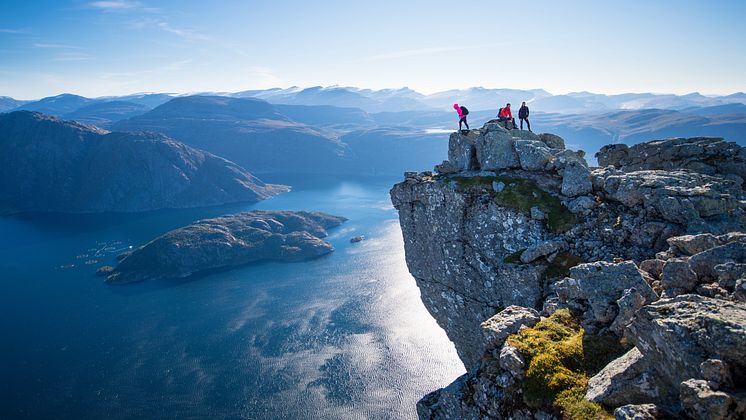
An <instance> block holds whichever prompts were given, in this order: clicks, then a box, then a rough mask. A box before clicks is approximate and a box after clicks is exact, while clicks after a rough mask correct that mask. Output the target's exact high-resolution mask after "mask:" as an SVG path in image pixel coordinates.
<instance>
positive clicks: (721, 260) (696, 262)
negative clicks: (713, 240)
mask: <svg viewBox="0 0 746 420" xmlns="http://www.w3.org/2000/svg"><path fill="white" fill-rule="evenodd" d="M744 261H746V243H744V242H731V243H729V244H726V245H723V246H717V247H715V248H711V249H708V250H707V251H702V252H700V253H699V254H697V255H694V256H693V257H691V258H690V259H689V266H690V267H691V269H692V271H694V272H695V273H696V274H697V276H698V277H699V278H700V279H712V280H715V279H717V278H718V273H717V272H716V271H715V266H718V265H721V264H726V263H739V264H740V263H743V262H744Z"/></svg>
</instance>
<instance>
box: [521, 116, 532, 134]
mask: <svg viewBox="0 0 746 420" xmlns="http://www.w3.org/2000/svg"><path fill="white" fill-rule="evenodd" d="M520 120H521V130H523V120H526V125H527V126H528V131H531V123H530V122H528V117H526V118H521V119H520Z"/></svg>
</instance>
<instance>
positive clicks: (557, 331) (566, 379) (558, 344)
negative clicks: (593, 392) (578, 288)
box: [508, 309, 623, 420]
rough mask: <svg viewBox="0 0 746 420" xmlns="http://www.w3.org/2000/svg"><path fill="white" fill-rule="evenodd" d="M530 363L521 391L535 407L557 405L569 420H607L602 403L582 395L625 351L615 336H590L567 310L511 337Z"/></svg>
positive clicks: (562, 310) (554, 407) (555, 407)
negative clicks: (589, 383)
mask: <svg viewBox="0 0 746 420" xmlns="http://www.w3.org/2000/svg"><path fill="white" fill-rule="evenodd" d="M508 344H510V345H511V346H514V347H516V348H517V349H518V351H519V352H520V353H521V355H522V356H523V358H524V359H525V360H526V363H527V364H528V368H527V369H526V376H525V379H524V381H523V395H524V399H525V401H526V404H528V405H529V406H531V407H535V408H553V409H555V410H558V411H559V412H560V413H561V414H562V416H563V418H566V419H572V420H574V419H609V418H612V416H611V415H610V414H609V413H608V412H607V411H605V410H604V409H603V407H601V406H600V405H599V404H596V403H593V402H590V401H587V400H585V399H584V398H583V397H584V395H585V392H586V388H587V387H588V379H589V378H590V376H591V375H593V374H595V373H597V372H598V371H599V370H600V369H601V368H602V367H603V366H605V365H606V363H608V362H609V361H611V360H613V359H614V358H615V357H617V356H618V355H620V354H621V353H622V352H623V350H622V348H621V346H620V345H619V343H618V342H617V341H616V340H614V339H611V338H599V337H590V336H589V337H586V336H585V331H584V330H583V328H582V327H581V325H580V323H579V322H578V320H577V319H575V318H574V317H573V316H572V315H571V314H570V311H569V310H567V309H560V310H558V311H556V312H555V313H554V314H553V315H552V316H550V317H549V318H545V319H543V320H541V321H539V323H537V324H536V325H535V326H534V327H532V328H526V329H524V330H522V331H521V332H519V333H517V334H514V335H512V336H510V337H508Z"/></svg>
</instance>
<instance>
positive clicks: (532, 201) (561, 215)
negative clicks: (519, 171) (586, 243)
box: [453, 176, 577, 233]
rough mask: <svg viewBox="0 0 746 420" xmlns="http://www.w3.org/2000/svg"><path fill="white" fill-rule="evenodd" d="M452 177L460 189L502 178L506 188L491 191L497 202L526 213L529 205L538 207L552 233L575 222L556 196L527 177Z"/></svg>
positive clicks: (528, 211)
mask: <svg viewBox="0 0 746 420" xmlns="http://www.w3.org/2000/svg"><path fill="white" fill-rule="evenodd" d="M453 180H454V181H456V185H457V186H458V187H459V188H460V189H467V188H470V187H474V186H481V187H486V186H489V185H491V184H492V183H493V182H502V183H503V184H505V189H503V190H502V191H500V192H497V191H493V193H494V197H495V202H496V203H497V204H499V205H501V206H503V207H508V208H511V209H514V210H517V211H520V212H522V213H525V214H530V213H531V208H532V207H538V208H539V210H541V211H542V213H544V214H545V215H546V218H547V220H546V222H547V227H548V228H549V230H550V231H552V232H554V233H560V232H564V231H566V230H568V229H570V228H571V227H573V226H575V224H577V219H576V218H575V215H574V214H572V213H571V212H570V211H569V210H567V208H565V206H563V205H562V203H561V202H560V200H559V199H558V198H557V197H555V196H553V195H552V194H549V193H548V192H546V191H544V190H542V189H541V188H539V187H538V186H537V185H536V183H535V182H533V181H531V180H529V179H523V178H512V177H508V176H473V177H461V176H459V177H454V178H453Z"/></svg>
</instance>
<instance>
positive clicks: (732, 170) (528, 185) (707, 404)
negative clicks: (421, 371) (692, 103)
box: [391, 122, 746, 418]
mask: <svg viewBox="0 0 746 420" xmlns="http://www.w3.org/2000/svg"><path fill="white" fill-rule="evenodd" d="M744 153H746V152H744V149H743V148H741V147H740V146H738V145H736V144H735V143H728V142H726V141H724V140H722V139H714V138H694V139H672V140H664V141H655V142H650V143H647V144H644V145H638V146H633V147H631V148H627V147H626V146H618V145H617V146H609V147H606V148H604V149H602V151H601V152H600V153H599V156H598V158H599V162H601V163H602V164H604V165H606V166H604V167H602V168H591V167H589V166H588V164H587V163H586V161H585V159H584V153H583V152H582V151H578V152H576V151H571V150H568V149H565V145H564V140H563V139H561V138H559V137H558V136H554V135H551V134H539V135H535V134H533V133H530V132H527V131H521V130H511V131H508V130H505V129H504V128H503V127H502V126H500V125H498V124H496V123H495V122H488V123H487V124H485V125H484V127H482V128H481V129H479V130H471V131H469V132H465V133H454V134H452V135H451V138H450V142H449V153H448V158H449V159H448V161H445V162H443V163H442V164H440V165H437V166H436V171H437V173H436V174H433V173H430V172H426V173H407V174H405V178H406V179H405V181H404V182H402V183H399V184H397V185H395V186H394V188H393V189H392V190H391V198H392V202H393V204H394V206H395V207H396V208H397V209H398V211H399V218H400V222H401V228H402V231H403V234H404V240H405V251H406V260H407V264H408V266H409V269H410V272H411V273H412V275H413V276H414V277H415V279H416V281H417V284H418V286H419V287H420V289H421V293H422V300H423V302H424V304H425V306H426V307H427V309H428V310H429V311H430V313H431V314H432V315H433V317H434V318H435V319H436V320H437V322H438V323H439V325H441V327H443V329H444V330H445V331H446V333H447V334H448V336H449V337H450V338H451V340H452V341H453V342H454V344H455V345H456V349H457V351H458V353H459V356H460V357H461V359H462V361H463V362H464V365H465V367H466V369H467V374H465V375H464V376H463V377H461V378H459V379H458V380H457V381H456V382H454V383H453V384H451V385H450V386H449V387H447V388H444V389H442V390H438V391H435V392H433V393H431V394H429V395H428V396H426V397H425V398H423V399H422V400H421V401H420V403H419V404H418V412H419V414H420V416H421V417H423V418H485V417H493V418H507V417H512V418H539V417H541V418H555V417H565V418H589V417H605V416H606V417H608V416H609V415H610V414H609V413H611V412H612V411H613V410H615V409H616V412H617V417H619V418H653V417H645V416H663V415H674V416H679V415H684V413H686V415H689V416H692V417H695V418H697V417H702V416H704V417H711V418H712V417H714V418H717V416H724V417H721V418H727V417H728V416H737V415H742V414H744V413H746V411H745V410H746V400H745V399H744V398H743V394H742V392H743V389H740V388H742V385H736V384H739V383H740V384H742V383H743V381H744V380H746V376H744V374H745V373H746V370H744V367H745V366H746V365H744V364H743V363H744V362H743V360H746V359H744V358H742V357H741V353H742V351H743V350H742V349H743V346H744V345H746V322H745V321H746V318H744V317H745V316H746V305H745V304H744V301H743V299H744V290H743V289H744V287H746V280H744V274H745V273H746V271H745V270H743V267H746V265H744V263H746V259H745V258H744V257H745V252H746V242H745V241H744V238H745V237H746V235H744V234H742V233H741V232H743V231H744V228H745V227H746V216H744V207H745V204H744V198H745V197H744V191H743V188H742V186H743V178H742V175H743V174H744V173H745V172H744V170H745V169H746V164H744V159H743V157H744ZM713 372H716V373H713ZM718 375H719V376H718ZM708 378H709V379H708ZM635 416H637V417H635ZM641 416H642V417H641Z"/></svg>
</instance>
